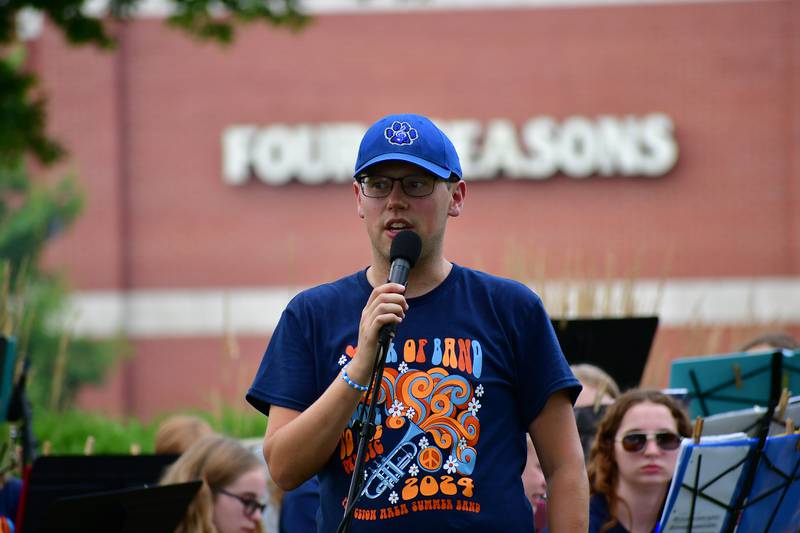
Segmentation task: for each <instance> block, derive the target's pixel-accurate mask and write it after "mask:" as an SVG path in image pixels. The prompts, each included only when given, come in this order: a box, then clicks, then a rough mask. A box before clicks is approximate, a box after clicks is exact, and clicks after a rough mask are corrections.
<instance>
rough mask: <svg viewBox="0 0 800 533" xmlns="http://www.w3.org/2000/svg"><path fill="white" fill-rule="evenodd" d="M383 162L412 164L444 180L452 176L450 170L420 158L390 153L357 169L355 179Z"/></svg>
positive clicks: (377, 157)
mask: <svg viewBox="0 0 800 533" xmlns="http://www.w3.org/2000/svg"><path fill="white" fill-rule="evenodd" d="M383 161H405V162H407V163H412V164H414V165H417V166H418V167H422V168H424V169H425V170H427V171H428V172H430V173H432V174H434V175H436V176H437V177H440V178H442V179H444V180H446V179H449V178H450V175H451V174H452V172H451V171H449V170H448V169H446V168H444V167H440V166H439V165H434V164H433V163H431V162H430V161H428V160H426V159H422V158H420V157H416V156H413V155H409V154H403V153H389V154H381V155H379V156H375V157H373V158H372V159H370V160H369V161H367V162H366V163H364V164H363V165H361V166H360V167H358V168H357V169H356V172H355V174H353V177H355V176H358V175H359V174H360V173H361V172H363V171H364V169H366V168H368V167H371V166H372V165H375V164H378V163H381V162H383Z"/></svg>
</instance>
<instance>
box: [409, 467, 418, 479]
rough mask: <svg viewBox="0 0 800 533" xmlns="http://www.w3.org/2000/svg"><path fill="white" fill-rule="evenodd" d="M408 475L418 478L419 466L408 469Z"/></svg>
mask: <svg viewBox="0 0 800 533" xmlns="http://www.w3.org/2000/svg"><path fill="white" fill-rule="evenodd" d="M408 473H409V474H411V475H412V476H416V475H417V474H419V467H418V466H417V465H411V466H410V467H409V468H408Z"/></svg>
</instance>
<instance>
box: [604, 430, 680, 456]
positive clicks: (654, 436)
mask: <svg viewBox="0 0 800 533" xmlns="http://www.w3.org/2000/svg"><path fill="white" fill-rule="evenodd" d="M648 440H654V441H656V446H658V447H659V448H661V449H662V450H664V451H672V450H677V449H678V446H680V445H681V436H680V435H678V434H677V433H673V432H671V431H659V432H657V433H643V432H633V433H628V434H626V435H625V436H623V437H622V438H621V439H617V442H619V443H622V448H623V449H624V450H625V451H626V452H631V453H638V452H641V451H642V450H644V448H645V446H647V441H648Z"/></svg>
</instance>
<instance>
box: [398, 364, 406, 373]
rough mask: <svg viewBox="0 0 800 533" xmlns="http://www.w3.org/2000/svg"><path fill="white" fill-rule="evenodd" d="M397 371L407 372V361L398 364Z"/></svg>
mask: <svg viewBox="0 0 800 533" xmlns="http://www.w3.org/2000/svg"><path fill="white" fill-rule="evenodd" d="M397 371H398V372H400V373H401V374H405V373H406V372H408V365H407V364H406V362H405V361H403V362H402V363H400V364H399V365H397Z"/></svg>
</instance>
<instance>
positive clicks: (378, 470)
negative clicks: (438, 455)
mask: <svg viewBox="0 0 800 533" xmlns="http://www.w3.org/2000/svg"><path fill="white" fill-rule="evenodd" d="M422 434H423V431H422V430H421V429H420V428H419V426H417V425H416V424H409V425H408V430H406V433H405V435H403V438H402V439H401V440H400V442H399V443H398V444H397V446H395V447H394V449H393V450H392V451H391V452H390V453H389V454H388V455H387V456H386V457H384V458H383V459H382V460H381V462H380V463H379V464H378V466H377V467H375V468H374V469H370V468H367V482H366V483H365V484H364V490H363V492H362V494H363V495H364V496H366V497H367V498H369V499H371V500H374V499H375V498H377V497H379V496H380V495H381V494H383V493H384V492H386V491H387V490H392V489H393V488H394V486H395V485H397V483H398V482H399V481H400V480H401V479H403V476H405V474H406V471H407V469H408V466H409V465H410V464H411V462H412V461H413V460H414V459H415V458H416V457H417V453H418V452H419V448H418V446H417V444H416V443H415V442H414V439H416V438H417V437H418V436H420V435H422Z"/></svg>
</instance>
